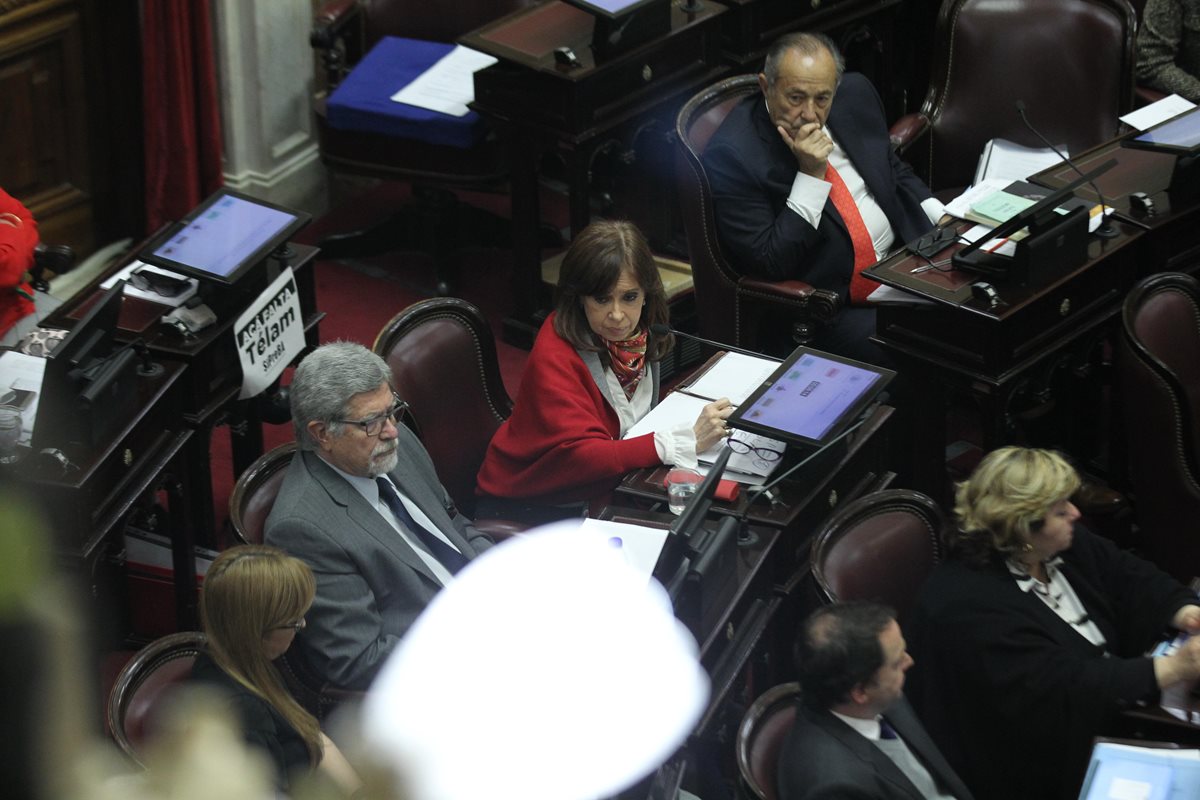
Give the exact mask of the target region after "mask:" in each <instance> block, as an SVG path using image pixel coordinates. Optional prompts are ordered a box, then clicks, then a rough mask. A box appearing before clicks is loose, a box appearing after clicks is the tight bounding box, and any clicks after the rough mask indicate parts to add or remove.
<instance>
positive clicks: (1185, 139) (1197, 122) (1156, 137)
mask: <svg viewBox="0 0 1200 800" xmlns="http://www.w3.org/2000/svg"><path fill="white" fill-rule="evenodd" d="M1125 143H1126V144H1127V145H1130V146H1133V147H1144V148H1149V149H1152V150H1166V151H1168V152H1172V153H1194V152H1196V151H1197V150H1200V108H1194V109H1192V110H1191V111H1188V112H1187V113H1185V114H1180V115H1179V116H1178V117H1175V118H1174V119H1169V120H1167V121H1166V122H1164V123H1162V124H1161V125H1156V126H1154V127H1153V128H1151V129H1150V130H1148V131H1142V132H1141V133H1139V134H1138V135H1137V136H1134V137H1132V138H1131V139H1127V140H1126V142H1125Z"/></svg>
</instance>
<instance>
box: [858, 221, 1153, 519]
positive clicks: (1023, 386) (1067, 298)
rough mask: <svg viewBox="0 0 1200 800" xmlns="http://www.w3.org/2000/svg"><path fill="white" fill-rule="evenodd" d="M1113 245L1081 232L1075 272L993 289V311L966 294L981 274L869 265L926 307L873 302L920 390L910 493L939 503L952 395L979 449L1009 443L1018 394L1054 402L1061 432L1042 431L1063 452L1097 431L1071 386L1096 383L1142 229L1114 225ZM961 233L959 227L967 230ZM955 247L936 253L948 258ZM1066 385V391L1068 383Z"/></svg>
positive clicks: (887, 340) (944, 495)
mask: <svg viewBox="0 0 1200 800" xmlns="http://www.w3.org/2000/svg"><path fill="white" fill-rule="evenodd" d="M1115 224H1116V226H1117V228H1118V236H1117V237H1116V238H1114V239H1109V240H1105V239H1100V238H1098V237H1091V238H1090V240H1089V244H1088V260H1087V261H1086V262H1085V263H1084V264H1083V265H1081V266H1079V267H1077V268H1075V269H1072V270H1069V271H1066V272H1064V273H1062V274H1060V275H1057V276H1053V277H1050V278H1048V279H1045V280H1043V281H1042V282H1041V283H1035V284H1031V285H1029V286H1014V285H1007V284H1002V283H999V282H996V290H997V292H998V293H999V295H1000V297H1001V298H1002V300H1003V301H1004V303H1003V304H1002V305H1000V306H997V307H995V308H991V307H988V306H987V305H986V304H985V303H984V301H982V300H979V299H976V298H974V297H972V296H971V289H970V283H971V282H973V281H975V280H979V279H980V276H977V275H974V274H970V273H963V272H958V271H954V272H938V271H934V270H931V271H927V272H923V273H920V274H917V275H914V274H913V273H912V270H913V269H915V268H916V267H918V266H921V265H923V264H924V263H925V262H924V260H922V259H919V258H917V257H916V256H910V255H907V254H898V255H896V256H893V257H892V258H889V259H887V260H885V261H883V262H881V263H879V264H877V265H875V266H874V267H871V268H870V269H869V271H868V272H869V274H870V275H872V276H874V277H875V278H877V279H879V280H880V281H882V282H883V283H885V284H887V285H889V286H894V287H898V288H903V289H906V290H908V291H911V292H914V293H916V294H918V295H920V296H922V297H924V298H926V299H927V300H929V301H931V304H929V305H922V306H913V305H904V306H898V305H897V306H881V307H880V308H879V310H878V316H877V319H876V335H875V337H874V339H875V341H877V342H878V343H879V344H880V345H882V346H883V347H886V348H887V349H888V350H889V351H891V352H892V353H893V354H894V355H895V356H896V358H897V360H898V362H899V364H900V368H901V370H902V371H903V373H904V374H905V376H906V378H908V379H909V380H911V381H912V382H913V383H914V384H915V386H917V387H919V391H918V392H916V394H917V398H918V399H919V402H918V403H916V407H915V408H914V412H915V417H916V426H917V430H916V442H917V443H918V446H920V447H921V448H922V452H921V453H920V454H919V457H918V475H917V476H916V483H917V486H916V487H915V488H918V489H920V490H921V491H923V492H925V493H927V494H930V495H931V496H933V497H934V498H936V499H939V500H941V501H943V502H944V501H946V500H948V491H947V490H948V487H947V485H946V476H945V471H944V461H945V455H944V449H945V444H946V418H947V411H948V409H949V398H950V396H951V394H952V393H954V394H957V395H960V396H962V397H965V398H967V399H968V400H969V401H970V402H971V404H972V406H973V407H974V408H975V409H976V411H977V413H978V416H979V420H980V423H981V428H982V432H983V440H984V441H983V443H982V444H983V447H984V449H985V450H990V449H992V448H994V447H997V446H999V445H1002V444H1006V443H1010V442H1012V441H1013V440H1014V438H1015V431H1016V426H1017V422H1016V417H1017V412H1018V405H1019V404H1018V402H1017V400H1018V398H1023V399H1022V401H1021V402H1022V403H1023V404H1024V406H1023V407H1024V408H1037V407H1042V408H1045V407H1048V406H1049V405H1050V404H1051V401H1058V408H1057V411H1058V412H1059V417H1058V419H1059V421H1060V423H1061V424H1060V425H1058V426H1056V427H1055V428H1053V429H1052V431H1053V435H1055V436H1056V437H1058V438H1059V441H1055V442H1047V443H1045V444H1052V445H1056V446H1065V447H1066V449H1067V450H1068V451H1069V452H1072V453H1074V454H1076V455H1082V453H1081V452H1080V449H1081V448H1082V447H1083V446H1084V444H1085V443H1086V442H1087V441H1088V440H1089V438H1090V437H1095V436H1096V434H1097V428H1098V427H1099V426H1098V424H1097V423H1096V414H1097V406H1098V401H1097V399H1096V398H1097V397H1098V393H1095V387H1094V386H1092V387H1091V389H1092V390H1093V393H1089V392H1088V391H1086V390H1085V388H1084V387H1081V386H1079V385H1078V382H1079V380H1080V379H1082V380H1085V381H1086V380H1093V381H1094V380H1095V377H1096V370H1095V369H1094V367H1095V364H1094V361H1095V360H1096V358H1097V357H1098V353H1097V351H1098V349H1099V346H1100V344H1101V342H1102V341H1103V340H1104V339H1105V338H1106V337H1107V335H1108V334H1109V332H1110V331H1111V328H1112V324H1113V323H1114V320H1115V319H1116V318H1117V316H1118V314H1119V311H1120V308H1121V302H1122V300H1123V299H1124V297H1125V294H1126V292H1127V291H1128V290H1129V288H1130V287H1131V286H1132V285H1133V282H1134V281H1135V279H1136V276H1137V261H1138V258H1137V256H1138V249H1137V247H1135V246H1131V245H1134V244H1136V243H1137V241H1138V239H1139V237H1140V236H1141V235H1142V231H1141V229H1139V228H1137V227H1135V226H1132V225H1129V224H1127V223H1121V222H1117V223H1115ZM963 227H964V228H965V227H967V226H966V225H965V224H964V226H963ZM960 247H961V245H954V246H952V247H951V248H947V249H946V250H945V251H943V252H942V253H939V254H938V255H937V256H935V257H934V259H933V260H934V261H935V262H940V261H944V260H946V259H948V258H949V257H950V253H951V252H952V251H953V250H955V249H958V248H960ZM1072 384H1074V385H1072Z"/></svg>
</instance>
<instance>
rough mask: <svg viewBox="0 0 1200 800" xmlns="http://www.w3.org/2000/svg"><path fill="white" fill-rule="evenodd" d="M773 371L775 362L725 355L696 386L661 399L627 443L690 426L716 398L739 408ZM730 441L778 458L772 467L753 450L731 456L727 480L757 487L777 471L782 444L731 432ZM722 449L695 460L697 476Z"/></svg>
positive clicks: (630, 433) (628, 435) (720, 445)
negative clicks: (738, 442)
mask: <svg viewBox="0 0 1200 800" xmlns="http://www.w3.org/2000/svg"><path fill="white" fill-rule="evenodd" d="M778 367H779V362H778V361H776V360H774V359H770V358H765V357H757V356H748V355H742V354H741V353H725V355H723V356H722V357H721V359H720V360H719V361H717V363H715V364H713V365H712V366H711V367H710V368H709V369H708V371H707V372H705V373H704V375H702V376H700V378H698V379H697V380H696V382H695V383H693V384H691V385H690V386H687V387H685V388H683V389H680V390H678V391H674V392H671V393H670V394H669V395H667V396H666V397H664V398H663V399H662V401H661V402H660V403H659V404H658V405H656V406H655V407H654V408H652V409H650V413H649V414H647V415H646V416H644V417H642V418H641V419H640V420H638V422H637V423H636V424H634V425H633V426H632V427H631V428H630V429H629V430H628V431H627V432H626V433H625V438H626V439H632V438H633V437H635V436H642V435H644V434H647V433H653V432H654V431H656V430H665V429H667V428H674V427H677V426H678V425H680V424H683V423H688V424H690V423H694V422H695V421H696V418H697V417H699V416H700V411H701V409H703V408H704V406H706V405H708V404H709V403H711V402H713V401H714V400H716V399H718V398H721V397H728V398H729V400H730V402H732V403H733V404H734V405H735V406H737V405H739V404H741V403H744V402H745V401H746V398H748V397H749V396H750V395H751V394H753V393H754V391H755V390H756V389H758V387H759V386H761V385H762V382H763V381H764V380H766V378H767V377H768V376H770V374H771V373H772V372H774V371H775V370H776V369H777V368H778ZM733 435H734V436H736V437H737V439H738V441H740V442H745V443H746V444H747V445H749V446H750V447H751V448H763V449H767V450H774V451H776V452H778V453H780V454H781V457H780V458H778V459H775V460H773V461H768V460H766V459H764V458H762V457H761V456H760V455H758V454H756V453H755V452H754V450H751V451H750V452H749V453H737V452H734V453H733V454H732V455H730V457H729V463H727V464H726V465H725V477H726V478H728V479H729V480H735V481H738V482H739V483H746V484H761V483H762V482H763V479H764V478H766V476H768V475H770V474H771V473H772V472H774V471H775V468H776V467H778V466H779V463H780V461H781V460H782V453H783V451H784V448H785V447H786V444H785V443H784V442H781V441H778V440H776V439H771V438H769V437H767V436H760V435H759V434H755V433H750V432H748V431H735V432H734V434H733ZM724 446H725V442H724V441H721V442H718V443H717V445H716V446H714V447H712V448H710V449H708V450H706V451H705V452H703V453H697V454H696V455H697V457H698V458H699V460H700V464H701V468H700V471H701V472H704V471H705V470H704V465H705V464H711V463H712V462H714V461H716V459H717V456H718V455H720V453H721V449H722V448H723V447H724Z"/></svg>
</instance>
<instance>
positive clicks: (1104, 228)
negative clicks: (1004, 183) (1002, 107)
mask: <svg viewBox="0 0 1200 800" xmlns="http://www.w3.org/2000/svg"><path fill="white" fill-rule="evenodd" d="M1016 106H1017V113H1018V114H1020V115H1021V122H1024V123H1025V127H1026V128H1029V130H1030V131H1031V132H1032V133H1033V135H1034V136H1036V137H1037V138H1039V139H1041V140H1042V142H1043V143H1044V144H1045V145H1046V146H1047V147H1049V148H1050V149H1051V150H1053V151H1054V154H1055V155H1056V156H1058V157H1059V158H1061V159H1062V160H1063V161H1065V162H1066V163H1067V166H1069V167H1070V168H1071V169H1073V170H1075V173H1076V174H1077V175H1079V177H1081V178H1087V176H1086V175H1084V174H1083V170H1081V169H1080V168H1079V167H1077V166H1075V162H1074V161H1072V160H1071V159H1069V158H1067V156H1066V154H1065V153H1063V152H1062V151H1061V150H1059V149H1058V148H1057V147H1055V146H1054V145H1053V144H1052V143H1051V142H1050V140H1049V139H1047V138H1046V137H1045V136H1042V134H1041V131H1039V130H1038V129H1037V128H1035V127H1033V123H1032V122H1030V121H1029V117H1027V116H1025V101H1024V100H1018V101H1017V103H1016ZM1088 185H1090V186H1091V187H1092V191H1093V192H1095V193H1096V197H1099V198H1100V227H1098V228H1096V235H1097V236H1101V237H1103V238H1105V239H1112V238H1114V237H1115V236H1116V235H1117V229H1116V228H1114V227H1113V226H1112V223H1110V222H1109V221H1108V214H1106V213H1105V209H1106V208H1107V207H1108V203H1106V202H1105V201H1104V195H1103V194H1102V193H1101V192H1100V187H1099V186H1097V185H1096V182H1095V181H1094V180H1091V179H1088Z"/></svg>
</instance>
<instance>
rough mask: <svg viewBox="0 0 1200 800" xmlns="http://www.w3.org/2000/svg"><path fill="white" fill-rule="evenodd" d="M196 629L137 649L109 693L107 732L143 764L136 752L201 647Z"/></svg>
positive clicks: (200, 637) (190, 671)
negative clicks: (165, 701)
mask: <svg viewBox="0 0 1200 800" xmlns="http://www.w3.org/2000/svg"><path fill="white" fill-rule="evenodd" d="M204 642H205V637H204V634H203V633H201V632H199V631H184V632H182V633H172V634H170V635H169V636H164V637H162V638H161V639H156V640H155V641H153V642H151V643H150V644H148V645H146V646H145V647H143V648H142V649H141V650H139V651H138V652H137V653H136V654H135V655H134V657H133V658H131V659H130V660H129V663H128V664H126V665H125V667H124V668H123V669H122V670H121V672H120V674H118V675H117V680H116V683H114V684H113V688H112V691H111V692H110V693H109V696H108V731H109V734H110V735H111V736H112V737H113V739H115V740H116V742H117V744H118V745H120V747H121V749H122V750H123V751H124V752H125V754H126V755H127V756H129V757H130V758H132V759H133V760H134V761H135V762H137V763H138V764H142V761H141V759H140V757H139V751H140V750H141V748H142V746H143V744H144V743H145V742H146V741H147V739H149V737H150V735H151V730H152V726H153V720H154V717H155V715H156V714H157V713H158V712H159V711H160V710H161V709H162V707H163V702H164V700H165V699H166V698H167V697H168V696H169V695H170V694H171V692H172V690H174V689H176V688H178V687H179V686H180V685H182V684H183V683H184V682H185V681H187V680H188V678H190V677H191V674H192V663H193V662H194V661H195V660H196V655H197V654H198V653H199V652H200V650H201V648H203V647H204Z"/></svg>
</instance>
